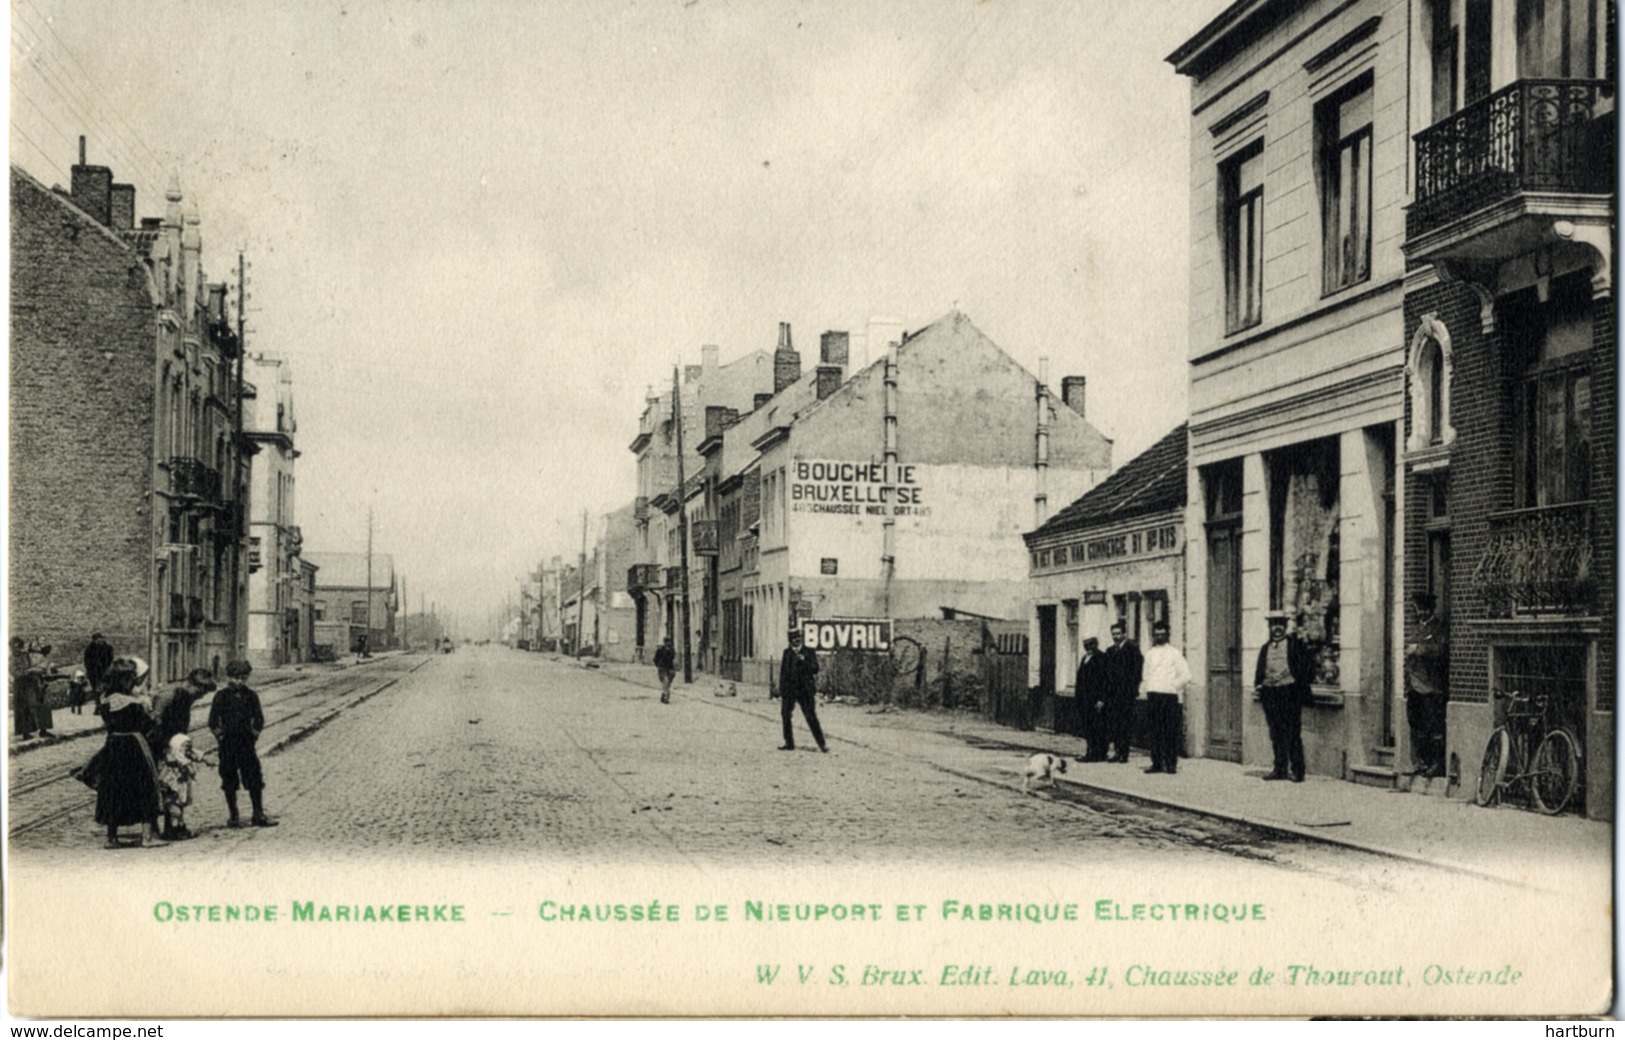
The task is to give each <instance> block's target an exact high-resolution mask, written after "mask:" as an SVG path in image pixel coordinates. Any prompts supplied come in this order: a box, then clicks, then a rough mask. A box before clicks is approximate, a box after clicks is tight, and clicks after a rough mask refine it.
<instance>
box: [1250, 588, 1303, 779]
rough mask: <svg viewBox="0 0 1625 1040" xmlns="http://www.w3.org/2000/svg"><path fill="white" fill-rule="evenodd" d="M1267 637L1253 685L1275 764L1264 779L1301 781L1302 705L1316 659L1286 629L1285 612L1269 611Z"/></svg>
mask: <svg viewBox="0 0 1625 1040" xmlns="http://www.w3.org/2000/svg"><path fill="white" fill-rule="evenodd" d="M1265 618H1266V619H1267V620H1268V621H1269V626H1270V638H1269V642H1267V643H1265V644H1264V645H1263V646H1262V647H1260V648H1259V650H1258V667H1257V668H1255V669H1254V671H1253V689H1255V690H1257V691H1258V703H1259V704H1260V706H1262V707H1263V709H1264V721H1265V722H1266V723H1268V724H1269V730H1270V748H1271V749H1272V750H1273V751H1274V753H1275V768H1274V770H1273V771H1271V772H1270V773H1269V775H1267V776H1265V777H1264V779H1265V780H1288V779H1290V780H1292V781H1293V782H1294V783H1300V784H1301V783H1303V706H1304V705H1305V704H1306V703H1308V701H1309V697H1310V693H1309V684H1310V683H1311V682H1313V681H1314V676H1315V661H1314V657H1313V655H1311V654H1310V653H1309V648H1308V647H1306V646H1304V645H1303V641H1302V640H1300V639H1299V638H1298V637H1297V636H1295V635H1288V634H1287V631H1286V620H1287V618H1286V615H1285V614H1283V613H1281V612H1280V611H1274V610H1272V611H1270V612H1269V613H1268V614H1266V615H1265Z"/></svg>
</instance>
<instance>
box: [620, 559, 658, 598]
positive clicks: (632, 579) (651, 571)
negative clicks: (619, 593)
mask: <svg viewBox="0 0 1625 1040" xmlns="http://www.w3.org/2000/svg"><path fill="white" fill-rule="evenodd" d="M665 580H666V575H665V573H664V571H663V569H662V568H661V566H660V565H659V564H658V563H634V564H633V565H632V566H631V567H628V568H627V570H626V587H627V589H628V590H629V591H633V592H636V591H638V590H639V589H654V588H659V587H660V586H661V585H662V584H663V583H664V582H665Z"/></svg>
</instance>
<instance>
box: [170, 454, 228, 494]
mask: <svg viewBox="0 0 1625 1040" xmlns="http://www.w3.org/2000/svg"><path fill="white" fill-rule="evenodd" d="M169 491H170V494H172V495H180V496H184V497H187V498H202V499H207V500H208V501H210V502H215V501H218V500H219V498H220V471H219V470H216V469H211V468H210V467H208V466H205V465H204V464H203V463H202V462H199V461H198V460H197V459H191V458H186V457H185V456H180V455H177V456H175V457H173V458H171V459H170V460H169Z"/></svg>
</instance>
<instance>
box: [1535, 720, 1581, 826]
mask: <svg viewBox="0 0 1625 1040" xmlns="http://www.w3.org/2000/svg"><path fill="white" fill-rule="evenodd" d="M1579 786H1580V747H1579V745H1578V744H1577V743H1576V742H1575V740H1574V736H1573V734H1571V733H1569V732H1568V731H1567V730H1562V729H1554V730H1552V731H1551V732H1550V733H1548V734H1546V739H1545V740H1542V741H1541V742H1540V747H1538V748H1536V749H1535V764H1534V766H1533V767H1532V768H1531V771H1530V774H1529V788H1530V790H1532V791H1533V792H1534V793H1535V804H1536V805H1538V806H1540V811H1541V812H1543V813H1545V814H1546V815H1548V816H1556V815H1557V814H1558V813H1560V812H1562V811H1563V809H1564V808H1565V807H1566V806H1567V805H1568V804H1569V799H1571V798H1573V797H1574V789H1575V788H1577V787H1579Z"/></svg>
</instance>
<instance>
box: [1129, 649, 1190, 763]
mask: <svg viewBox="0 0 1625 1040" xmlns="http://www.w3.org/2000/svg"><path fill="white" fill-rule="evenodd" d="M1190 681H1191V669H1190V665H1188V664H1186V663H1185V655H1184V654H1182V653H1180V652H1179V651H1178V650H1176V649H1174V648H1173V646H1172V645H1170V644H1169V642H1168V622H1166V621H1158V622H1157V623H1156V624H1154V625H1152V626H1151V649H1150V650H1147V651H1146V652H1145V671H1144V675H1143V677H1142V678H1141V679H1140V689H1141V690H1143V691H1144V693H1145V722H1146V736H1147V743H1149V744H1150V745H1151V767H1150V768H1149V769H1147V770H1146V772H1147V773H1177V772H1178V771H1179V744H1180V735H1181V734H1182V733H1183V732H1184V719H1183V717H1182V714H1181V712H1182V709H1183V708H1184V701H1185V687H1186V686H1187V685H1188V684H1189V683H1190Z"/></svg>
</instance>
